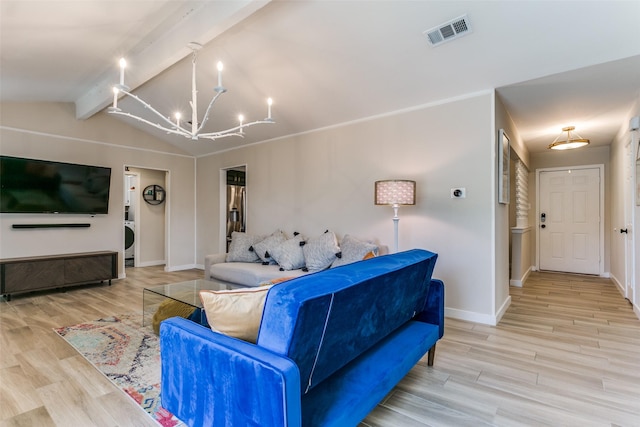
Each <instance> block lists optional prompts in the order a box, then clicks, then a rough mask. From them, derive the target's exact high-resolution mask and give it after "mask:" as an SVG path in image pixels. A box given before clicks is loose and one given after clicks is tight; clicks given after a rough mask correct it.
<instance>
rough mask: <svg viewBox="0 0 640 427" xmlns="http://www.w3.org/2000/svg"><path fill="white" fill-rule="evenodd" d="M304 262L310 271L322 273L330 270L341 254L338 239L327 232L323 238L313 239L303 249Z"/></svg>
mask: <svg viewBox="0 0 640 427" xmlns="http://www.w3.org/2000/svg"><path fill="white" fill-rule="evenodd" d="M302 252H303V253H304V262H305V265H306V268H307V269H308V270H309V271H320V270H324V269H325V268H329V267H330V266H331V264H332V263H333V262H334V261H335V260H336V254H338V253H339V252H340V247H339V246H338V239H337V238H336V235H335V233H333V232H332V231H329V230H327V231H325V232H324V233H323V234H322V235H321V236H318V237H314V238H311V239H309V240H308V241H307V243H306V244H305V245H304V246H303V247H302Z"/></svg>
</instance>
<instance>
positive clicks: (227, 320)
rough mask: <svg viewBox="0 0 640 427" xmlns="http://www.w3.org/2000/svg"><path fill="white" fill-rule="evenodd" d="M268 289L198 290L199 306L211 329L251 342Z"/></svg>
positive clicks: (266, 287) (256, 333)
mask: <svg viewBox="0 0 640 427" xmlns="http://www.w3.org/2000/svg"><path fill="white" fill-rule="evenodd" d="M270 288H271V286H260V287H257V288H247V289H231V290H223V291H200V300H201V301H202V307H203V308H204V312H205V314H206V315H207V322H209V326H210V327H211V330H212V331H214V332H220V333H222V334H225V335H229V336H231V337H234V338H239V339H241V340H244V341H249V342H252V343H255V342H256V340H257V339H258V330H259V329H260V321H261V320H262V310H263V309H264V301H265V299H266V297H267V292H268V291H269V289H270Z"/></svg>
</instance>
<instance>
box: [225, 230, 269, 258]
mask: <svg viewBox="0 0 640 427" xmlns="http://www.w3.org/2000/svg"><path fill="white" fill-rule="evenodd" d="M263 239H264V236H252V235H251V234H247V233H242V232H239V231H234V232H233V233H231V244H230V245H229V252H228V253H227V262H258V261H260V258H258V255H257V254H256V253H255V252H254V251H252V250H250V248H251V247H252V246H253V245H254V244H256V243H258V242H260V241H261V240H263Z"/></svg>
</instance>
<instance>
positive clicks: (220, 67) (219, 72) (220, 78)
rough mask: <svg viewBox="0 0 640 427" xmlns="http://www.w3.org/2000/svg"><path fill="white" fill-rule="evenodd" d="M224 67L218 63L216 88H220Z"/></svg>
mask: <svg viewBox="0 0 640 427" xmlns="http://www.w3.org/2000/svg"><path fill="white" fill-rule="evenodd" d="M223 68H224V66H223V65H222V62H221V61H218V87H220V88H221V87H222V69H223Z"/></svg>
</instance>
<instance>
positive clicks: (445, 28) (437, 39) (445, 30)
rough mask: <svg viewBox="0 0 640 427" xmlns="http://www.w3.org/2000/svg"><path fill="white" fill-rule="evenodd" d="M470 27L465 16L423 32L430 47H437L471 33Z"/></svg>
mask: <svg viewBox="0 0 640 427" xmlns="http://www.w3.org/2000/svg"><path fill="white" fill-rule="evenodd" d="M471 32H472V31H471V26H470V25H469V19H468V18H467V15H462V16H460V17H458V18H456V19H452V20H451V21H449V22H445V23H444V24H440V25H438V26H437V27H434V28H431V29H430V30H427V31H425V32H423V34H424V35H425V37H426V38H427V40H428V41H429V43H430V44H431V46H438V45H440V44H442V43H445V42H448V41H451V40H455V39H457V38H458V37H462V36H464V35H466V34H469V33H471Z"/></svg>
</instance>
